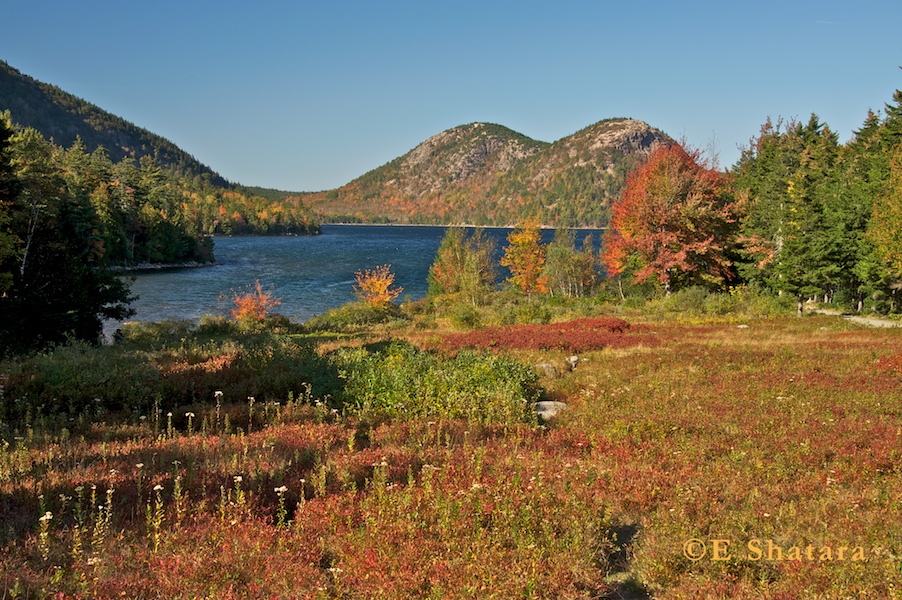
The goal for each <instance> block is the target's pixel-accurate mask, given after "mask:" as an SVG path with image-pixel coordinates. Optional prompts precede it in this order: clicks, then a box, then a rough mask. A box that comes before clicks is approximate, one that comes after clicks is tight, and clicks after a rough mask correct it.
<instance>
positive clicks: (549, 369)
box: [533, 363, 557, 379]
mask: <svg viewBox="0 0 902 600" xmlns="http://www.w3.org/2000/svg"><path fill="white" fill-rule="evenodd" d="M533 368H534V369H535V370H536V371H538V373H539V375H544V376H545V377H549V378H552V379H553V378H555V377H557V369H556V368H555V366H554V365H553V364H551V363H539V364H537V365H535V366H534V367H533Z"/></svg>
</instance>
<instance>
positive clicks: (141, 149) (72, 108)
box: [0, 60, 228, 187]
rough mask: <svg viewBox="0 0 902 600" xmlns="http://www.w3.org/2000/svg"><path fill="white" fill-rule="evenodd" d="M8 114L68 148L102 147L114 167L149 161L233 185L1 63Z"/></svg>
mask: <svg viewBox="0 0 902 600" xmlns="http://www.w3.org/2000/svg"><path fill="white" fill-rule="evenodd" d="M5 110H8V111H10V113H11V115H12V120H13V122H14V123H16V124H18V125H21V126H22V127H32V128H34V129H36V130H38V131H39V132H41V133H42V134H43V135H44V137H45V138H47V139H48V140H52V141H53V142H54V143H55V144H56V145H58V146H62V147H63V148H69V147H70V146H71V145H72V143H73V142H75V139H76V137H80V138H81V140H82V142H83V143H84V145H85V147H86V148H87V151H88V152H93V151H94V150H95V149H96V148H97V147H98V146H103V147H104V148H105V149H106V151H107V153H108V154H109V157H110V159H111V160H112V161H113V162H119V161H120V160H122V159H123V158H126V157H132V158H134V159H136V160H137V159H140V158H141V157H142V156H150V157H151V158H154V160H155V162H156V163H157V164H159V165H160V166H162V167H172V168H174V169H175V170H176V171H178V172H179V173H181V174H182V175H183V176H189V177H202V178H204V179H209V181H210V182H211V183H213V184H214V185H216V186H218V187H225V186H227V185H228V182H226V181H225V179H223V178H222V177H220V176H219V175H218V174H217V173H216V172H215V171H213V170H212V169H211V168H210V167H208V166H207V165H204V164H202V163H200V162H199V161H198V160H196V159H195V158H194V157H193V156H191V155H190V154H188V153H187V152H185V151H184V150H182V149H180V148H179V147H178V146H176V145H175V144H173V143H172V142H170V141H169V140H167V139H165V138H163V137H160V136H159V135H156V134H154V133H151V132H149V131H147V130H146V129H142V128H141V127H138V126H136V125H134V124H132V123H130V122H128V121H126V120H125V119H122V118H121V117H117V116H116V115H113V114H110V113H108V112H106V111H104V110H102V109H100V108H98V107H97V106H95V105H93V104H91V103H89V102H85V101H84V100H82V99H80V98H77V97H76V96H73V95H72V94H69V93H67V92H64V91H63V90H61V89H59V88H58V87H56V86H54V85H50V84H48V83H43V82H40V81H37V80H35V79H32V78H31V77H29V76H28V75H24V74H23V73H21V72H19V71H18V70H17V69H15V68H13V67H11V66H10V65H8V64H7V63H6V62H4V61H2V60H0V111H5Z"/></svg>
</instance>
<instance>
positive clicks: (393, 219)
mask: <svg viewBox="0 0 902 600" xmlns="http://www.w3.org/2000/svg"><path fill="white" fill-rule="evenodd" d="M3 110H9V111H10V113H11V115H12V119H13V121H14V122H15V123H17V124H19V125H21V126H24V127H32V128H34V129H36V130H38V131H39V132H41V133H42V134H43V135H44V137H45V138H48V139H51V140H53V142H54V143H55V144H57V145H59V146H62V147H64V148H69V147H70V146H71V145H72V144H73V142H74V141H75V139H76V137H80V138H81V140H82V142H83V144H84V146H85V148H86V150H87V152H89V153H90V152H92V151H93V150H94V149H95V148H97V147H98V146H103V147H104V148H105V149H106V151H107V153H108V155H109V158H110V159H111V160H112V161H113V162H114V163H115V162H118V161H120V160H122V159H123V158H125V157H133V158H135V159H140V158H141V157H143V156H150V157H151V158H153V160H154V162H155V163H156V164H158V165H160V166H162V167H169V168H171V169H172V170H173V171H174V172H175V173H176V174H177V176H178V177H179V178H181V179H183V180H185V181H191V180H195V181H196V182H197V183H198V184H201V185H209V184H212V185H214V186H217V187H219V188H221V189H227V190H233V191H237V192H239V193H241V194H244V195H246V196H248V197H257V198H260V197H262V198H265V199H268V200H270V201H271V202H275V203H284V202H289V203H290V204H291V206H292V210H293V211H295V212H297V211H298V210H301V208H302V207H303V210H304V211H306V210H308V209H312V210H313V211H314V212H315V213H316V215H317V217H318V218H319V219H321V220H323V221H327V222H342V221H348V222H369V223H424V224H453V223H470V224H475V225H511V224H515V223H517V222H520V221H522V220H524V219H527V218H531V219H536V220H538V221H539V222H540V223H542V224H546V225H557V226H584V227H602V226H606V225H607V223H608V220H609V208H610V203H611V201H612V200H613V199H614V198H616V197H617V196H618V195H619V193H620V190H621V189H622V187H623V185H624V183H625V181H626V175H627V173H629V172H630V171H631V170H632V169H633V168H634V167H635V166H636V165H638V164H639V162H641V160H642V159H643V158H644V157H646V156H648V155H649V154H650V153H651V152H652V151H653V150H654V149H655V148H657V147H658V146H660V145H662V144H666V143H670V142H672V141H673V140H672V139H671V138H670V137H669V136H667V135H666V134H664V133H662V132H661V131H659V130H657V129H654V128H652V127H651V126H649V125H648V124H646V123H643V122H642V121H637V120H633V119H606V120H604V121H600V122H598V123H595V124H594V125H590V126H589V127H586V128H585V129H582V130H580V131H578V132H576V133H574V134H573V135H570V136H567V137H565V138H562V139H560V140H558V141H556V142H554V143H548V142H541V141H537V140H533V139H531V138H529V137H527V136H525V135H523V134H520V133H517V132H515V131H512V130H511V129H508V128H507V127H503V126H501V125H495V124H491V123H471V124H469V125H461V126H459V127H454V128H452V129H449V130H447V131H444V132H442V133H439V134H438V135H435V136H433V137H431V138H429V139H428V140H426V141H424V142H423V143H421V144H420V145H418V146H417V147H416V148H414V149H413V150H411V151H410V152H408V153H407V154H405V155H403V156H401V157H399V158H396V159H394V160H392V161H391V162H389V163H387V164H385V165H383V166H381V167H379V168H377V169H373V170H372V171H370V172H368V173H366V174H364V175H362V176H360V177H358V178H357V179H355V180H354V181H351V182H350V183H348V184H347V185H344V186H342V187H340V188H337V189H334V190H329V191H323V192H315V193H289V192H282V191H279V190H273V189H268V188H249V187H248V188H246V187H241V186H234V185H231V184H229V183H228V182H227V181H225V180H224V179H223V178H221V177H220V176H219V175H218V174H217V173H215V172H214V171H213V170H212V169H211V168H210V167H208V166H206V165H204V164H201V163H200V162H198V161H197V160H196V159H195V158H194V157H192V156H191V155H189V154H188V153H186V152H184V151H183V150H181V149H179V148H178V147H177V146H176V145H175V144H173V143H172V142H170V141H168V140H166V139H164V138H162V137H160V136H158V135H155V134H153V133H151V132H149V131H147V130H146V129H142V128H140V127H137V126H135V125H133V124H132V123H129V122H128V121H126V120H124V119H122V118H120V117H117V116H115V115H112V114H110V113H108V112H106V111H104V110H102V109H100V108H98V107H97V106H94V105H93V104H90V103H88V102H85V101H84V100H81V99H79V98H77V97H75V96H73V95H71V94H68V93H66V92H64V91H62V90H61V89H59V88H58V87H56V86H53V85H50V84H47V83H42V82H39V81H36V80H34V79H32V78H31V77H29V76H27V75H24V74H22V73H20V72H19V71H18V70H16V69H14V68H13V67H11V66H9V65H8V64H6V63H5V62H3V61H0V111H3ZM258 204H259V202H258ZM220 212H222V210H220ZM226 212H228V214H229V215H232V216H233V217H234V219H233V220H234V222H235V223H234V224H235V227H236V228H237V229H235V230H236V231H237V230H242V227H243V225H242V221H248V219H249V217H248V216H247V215H245V213H246V212H248V211H246V210H243V209H242V210H239V211H237V212H235V211H226ZM258 212H259V211H258ZM272 212H273V211H267V214H269V213H272ZM275 212H278V211H275ZM233 213H234V214H233ZM248 214H250V213H248ZM273 214H275V213H273ZM224 217H225V215H219V216H217V217H216V218H217V219H219V220H220V222H223V219H224ZM239 217H240V218H239ZM230 218H231V217H230ZM304 218H305V222H306V221H310V222H314V221H315V219H314V218H313V217H312V215H311V216H310V217H307V216H305V217H304ZM220 224H221V223H220ZM233 229H234V228H233ZM276 230H278V228H276ZM256 231H257V229H255V228H251V232H256ZM267 231H268V230H267Z"/></svg>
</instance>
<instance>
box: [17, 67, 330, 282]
mask: <svg viewBox="0 0 902 600" xmlns="http://www.w3.org/2000/svg"><path fill="white" fill-rule="evenodd" d="M2 111H8V113H9V118H10V120H11V122H12V123H13V124H14V125H15V126H16V128H17V129H19V130H20V131H30V133H28V134H27V135H26V136H25V137H24V138H23V139H28V140H31V141H30V142H29V143H30V144H31V145H30V146H29V148H25V149H23V153H24V154H23V159H22V160H23V161H27V160H31V159H35V160H38V158H37V157H38V154H34V153H35V152H38V153H39V154H41V155H42V156H43V158H41V159H40V161H43V164H44V168H45V169H46V170H48V171H53V170H57V171H59V172H60V174H61V173H63V172H65V173H68V174H69V176H71V177H73V178H74V179H73V181H75V182H77V184H78V185H80V186H82V187H83V188H84V189H83V190H82V193H84V194H86V195H87V196H88V197H90V198H92V203H93V205H94V208H95V210H96V211H97V213H98V218H100V219H101V221H102V227H101V236H102V237H103V238H104V243H105V248H106V252H107V254H106V260H108V261H109V262H110V263H111V264H114V265H133V264H140V263H160V262H163V263H171V262H184V261H189V260H196V259H201V260H203V259H204V257H206V258H207V259H209V257H210V252H209V249H208V248H206V247H205V245H208V244H206V242H204V243H202V244H201V245H200V250H198V240H201V238H202V237H203V236H205V235H211V234H226V235H232V234H262V235H268V234H279V235H281V234H286V233H291V234H303V233H315V232H317V231H318V225H317V223H316V220H315V219H314V217H313V214H312V213H311V212H310V211H308V210H307V209H306V208H305V207H304V204H303V203H302V201H301V199H300V197H299V196H297V195H295V196H289V195H288V194H287V193H283V192H277V191H275V190H265V189H263V188H245V187H242V186H237V185H232V184H230V183H229V182H227V181H226V180H225V179H223V178H222V177H220V176H219V175H218V174H217V173H216V172H215V171H213V170H212V169H210V167H208V166H206V165H204V164H202V163H200V162H199V161H197V160H196V159H195V158H194V157H193V156H190V155H189V154H188V153H186V152H184V151H183V150H181V149H180V148H178V147H177V146H176V145H175V144H173V143H172V142H170V141H169V140H166V139H164V138H162V137H160V136H158V135H156V134H153V133H151V132H149V131H147V130H146V129H142V128H140V127H137V126H135V125H133V124H132V123H129V122H128V121H126V120H124V119H122V118H120V117H117V116H115V115H112V114H110V113H108V112H106V111H104V110H102V109H100V108H98V107H97V106H94V105H93V104H90V103H88V102H85V101H84V100H81V99H80V98H76V97H75V96H73V95H71V94H68V93H66V92H64V91H63V90H61V89H59V88H58V87H56V86H53V85H50V84H47V83H42V82H40V81H36V80H34V79H32V78H31V77H28V76H27V75H24V74H22V73H20V72H19V71H17V70H16V69H14V68H13V67H11V66H9V65H8V64H6V63H5V62H3V61H0V112H2ZM38 137H40V138H43V141H44V142H46V148H44V147H43V145H42V144H39V143H38V142H37V140H36V138H38ZM39 147H41V149H40V150H38V148H39ZM258 192H259V193H258ZM35 193H38V192H35ZM42 193H43V192H42ZM201 241H202V240H201Z"/></svg>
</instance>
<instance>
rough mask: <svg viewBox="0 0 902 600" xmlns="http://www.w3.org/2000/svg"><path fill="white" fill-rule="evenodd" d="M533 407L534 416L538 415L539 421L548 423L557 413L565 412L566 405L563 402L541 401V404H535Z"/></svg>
mask: <svg viewBox="0 0 902 600" xmlns="http://www.w3.org/2000/svg"><path fill="white" fill-rule="evenodd" d="M533 407H534V408H535V411H536V415H538V416H539V418H540V419H542V420H543V421H550V420H551V419H553V418H555V417H556V416H557V414H558V413H559V412H561V411H562V410H565V409H566V408H567V405H566V404H565V403H563V402H554V401H552V400H543V401H542V402H536V403H535V404H534V405H533Z"/></svg>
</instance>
